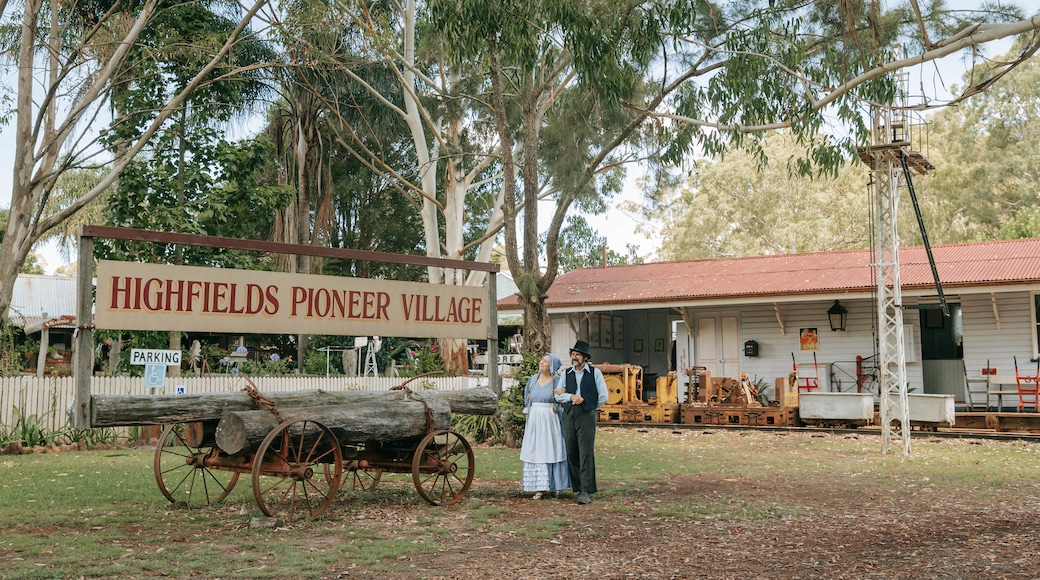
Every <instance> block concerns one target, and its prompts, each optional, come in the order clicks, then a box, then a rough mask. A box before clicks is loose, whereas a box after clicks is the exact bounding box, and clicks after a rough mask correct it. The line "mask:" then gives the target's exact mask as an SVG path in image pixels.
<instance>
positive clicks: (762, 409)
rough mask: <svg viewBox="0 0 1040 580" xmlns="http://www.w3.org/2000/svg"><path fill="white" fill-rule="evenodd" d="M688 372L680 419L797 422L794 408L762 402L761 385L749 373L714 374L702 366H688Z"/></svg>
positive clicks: (763, 423) (686, 421)
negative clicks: (724, 375)
mask: <svg viewBox="0 0 1040 580" xmlns="http://www.w3.org/2000/svg"><path fill="white" fill-rule="evenodd" d="M685 372H686V375H687V376H688V377H689V378H690V380H689V383H688V386H687V392H686V402H684V403H683V404H682V406H681V418H682V419H681V422H682V423H684V424H703V425H750V426H771V427H774V426H775V427H785V426H789V425H794V422H795V409H794V408H791V407H783V406H774V405H763V404H762V402H761V400H760V398H759V391H758V385H757V384H755V383H754V382H753V381H751V379H750V378H749V377H748V375H747V373H740V375H738V376H737V377H736V378H733V377H712V376H711V373H710V372H709V371H708V369H706V368H705V367H702V366H694V367H689V368H687V369H686V371H685ZM777 405H779V402H777Z"/></svg>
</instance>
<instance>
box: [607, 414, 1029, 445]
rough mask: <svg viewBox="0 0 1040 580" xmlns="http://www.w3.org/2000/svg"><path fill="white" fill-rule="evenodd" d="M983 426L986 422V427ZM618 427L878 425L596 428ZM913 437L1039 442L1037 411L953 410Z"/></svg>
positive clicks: (871, 429) (837, 430)
mask: <svg viewBox="0 0 1040 580" xmlns="http://www.w3.org/2000/svg"><path fill="white" fill-rule="evenodd" d="M987 425H989V426H988V427H987ZM615 426H616V427H622V428H625V429H637V430H638V429H647V430H649V429H655V430H664V429H668V430H672V431H675V432H682V431H698V430H699V431H706V430H731V431H771V432H789V433H832V434H856V435H876V436H878V437H880V436H881V428H880V427H876V426H870V425H868V426H862V427H855V428H847V427H819V426H806V425H792V426H767V425H745V424H740V425H726V424H721V425H714V424H700V423H698V424H687V423H627V422H601V423H600V427H615ZM911 436H912V437H913V438H919V437H938V438H944V439H959V438H965V439H989V440H995V441H1037V442H1040V414H1038V413H957V415H956V421H955V422H954V426H952V427H941V426H936V425H929V424H927V423H923V424H918V423H916V422H915V424H914V425H913V428H912V429H911Z"/></svg>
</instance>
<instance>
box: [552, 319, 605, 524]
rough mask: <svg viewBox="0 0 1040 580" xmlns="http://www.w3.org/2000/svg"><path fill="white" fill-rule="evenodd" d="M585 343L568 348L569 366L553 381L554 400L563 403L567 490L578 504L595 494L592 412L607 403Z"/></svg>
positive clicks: (589, 501) (594, 437)
mask: <svg viewBox="0 0 1040 580" xmlns="http://www.w3.org/2000/svg"><path fill="white" fill-rule="evenodd" d="M591 350H592V349H591V348H589V343H587V342H585V341H584V340H579V341H577V342H575V343H574V348H572V349H571V364H572V366H571V367H570V368H569V369H567V372H565V373H564V374H563V376H562V377H560V378H559V379H557V382H556V391H555V393H556V401H557V402H560V403H563V409H564V410H563V417H562V419H563V438H564V441H565V442H566V444H567V467H568V469H569V471H570V474H571V489H573V490H574V491H576V492H578V503H580V504H587V503H591V502H592V498H590V497H589V494H591V493H596V491H597V489H596V457H595V452H594V449H593V448H594V446H595V443H596V410H597V409H599V408H600V407H602V406H603V403H606V402H607V383H606V381H604V380H603V373H602V372H600V370H599V369H597V368H596V367H594V366H592V365H590V364H589V359H591V358H592V353H591V352H590V351H591Z"/></svg>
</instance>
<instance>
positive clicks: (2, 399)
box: [0, 375, 510, 430]
mask: <svg viewBox="0 0 1040 580" xmlns="http://www.w3.org/2000/svg"><path fill="white" fill-rule="evenodd" d="M250 380H252V381H253V383H254V384H255V385H256V386H257V388H258V389H260V392H261V393H266V392H277V391H306V390H314V389H323V390H326V391H344V390H375V391H385V390H389V389H390V388H391V387H395V386H397V385H400V384H401V383H402V382H404V381H405V379H401V378H398V377H392V378H387V377H342V376H341V377H298V376H289V377H250ZM478 380H479V379H478V378H477V377H424V378H422V379H417V380H415V381H412V382H411V383H408V388H410V389H412V390H416V391H418V390H421V389H427V388H433V389H437V390H442V391H450V390H458V389H469V388H473V387H477V386H479V384H481V383H478ZM486 380H487V379H484V381H486ZM504 382H508V381H504ZM483 384H486V383H483ZM245 386H246V382H245V380H244V379H243V378H242V377H241V376H236V375H225V376H210V377H203V378H199V377H179V378H173V377H167V379H166V386H165V388H164V389H158V390H157V389H147V388H145V386H144V379H143V378H142V377H93V378H91V385H90V390H91V393H92V394H94V395H147V394H152V393H157V394H164V395H172V394H176V393H177V392H178V387H183V390H184V392H185V393H213V392H221V391H241V390H242V389H243V388H245ZM509 386H510V385H508V384H503V388H509ZM75 393H76V385H75V382H74V380H73V379H72V378H71V377H45V378H38V377H29V376H25V377H0V425H5V426H11V425H14V424H15V422H16V421H17V414H18V413H20V414H22V415H23V416H24V417H32V416H35V417H36V421H37V422H38V423H39V424H40V425H41V426H42V427H44V428H46V429H50V430H58V429H64V428H65V427H67V426H68V419H67V417H66V409H67V408H68V405H69V404H70V402H71V401H72V399H73V397H74V395H75Z"/></svg>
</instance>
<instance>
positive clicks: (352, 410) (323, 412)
mask: <svg viewBox="0 0 1040 580" xmlns="http://www.w3.org/2000/svg"><path fill="white" fill-rule="evenodd" d="M427 406H429V408H430V411H431V418H432V427H433V429H435V430H440V429H447V428H448V427H450V426H451V408H449V407H448V403H447V402H446V401H443V400H431V401H427V402H426V405H424V404H423V403H422V402H421V401H386V400H383V401H366V402H363V403H353V404H350V405H326V406H321V407H302V408H296V409H279V414H281V416H282V418H283V419H284V420H286V421H289V420H293V419H310V420H312V421H317V422H319V423H321V424H322V425H325V426H326V427H328V428H329V430H330V431H332V433H333V435H335V436H336V439H337V440H338V441H339V443H340V444H341V445H343V444H348V443H363V442H370V441H375V442H384V443H385V442H388V441H398V440H402V439H414V438H419V437H423V436H424V435H426V433H427V432H428V427H429V425H428V424H427V415H426V407H427ZM278 424H279V421H278V419H277V418H276V417H275V416H274V414H273V413H271V411H268V410H266V409H263V410H259V411H229V412H227V413H224V416H223V417H222V418H221V419H220V423H217V431H216V443H217V447H219V448H220V449H221V450H222V451H224V453H227V454H228V455H235V454H236V453H252V452H254V451H256V450H257V448H258V447H260V443H261V442H262V441H263V440H264V437H267V434H268V433H270V432H271V431H272V430H274V428H275V427H277V426H278ZM315 434H317V431H315ZM299 435H300V433H292V430H291V429H290V436H299Z"/></svg>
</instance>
